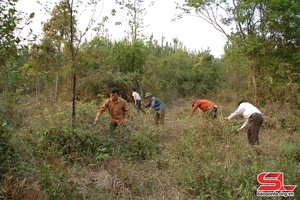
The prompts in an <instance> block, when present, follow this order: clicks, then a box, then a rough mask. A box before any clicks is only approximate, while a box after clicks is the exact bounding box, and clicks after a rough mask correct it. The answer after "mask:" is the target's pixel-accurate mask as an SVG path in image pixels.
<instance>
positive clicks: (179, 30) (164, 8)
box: [17, 0, 226, 57]
mask: <svg viewBox="0 0 300 200" xmlns="http://www.w3.org/2000/svg"><path fill="white" fill-rule="evenodd" d="M57 1H58V0H51V2H57ZM175 1H177V2H184V0H155V4H154V5H153V6H152V7H148V9H147V14H146V16H145V18H144V23H145V25H148V27H147V28H145V29H144V30H143V32H144V33H145V34H146V35H148V36H150V35H151V34H153V36H154V39H156V40H158V41H159V42H160V41H161V38H162V36H164V37H165V41H168V42H172V39H173V38H177V39H178V40H179V41H180V42H182V43H183V45H184V46H185V47H186V48H187V49H190V50H200V51H203V50H206V49H208V48H209V49H210V50H211V53H212V54H213V55H214V56H215V57H220V56H221V55H222V54H223V47H224V45H225V42H226V39H225V38H224V37H223V36H222V34H221V33H220V32H219V31H217V30H215V29H214V28H213V27H212V26H211V25H210V24H208V23H207V22H206V21H204V20H202V19H200V18H197V17H184V18H183V19H181V20H179V21H175V22H171V20H172V19H173V18H174V14H175V13H177V12H178V11H177V10H176V9H175V6H176V5H175V3H174V2H175ZM29 2H30V3H29ZM40 2H44V3H46V2H47V1H46V0H40ZM53 5H54V4H53ZM113 7H115V6H114V0H105V1H103V2H102V3H100V5H99V9H98V11H100V10H102V13H101V15H102V16H104V15H109V14H110V11H111V9H112V8H113ZM17 8H18V9H20V10H22V11H24V12H27V13H31V12H35V13H36V16H35V18H34V20H33V23H32V24H31V28H32V29H33V30H34V32H35V33H37V32H41V21H46V20H47V19H49V16H47V15H45V14H43V12H41V11H40V9H41V7H40V6H39V5H38V4H37V3H36V1H35V0H20V1H19V2H18V4H17ZM85 15H87V16H88V15H90V12H85ZM102 16H101V17H100V18H99V20H100V19H101V18H102ZM80 23H84V22H80ZM106 28H108V29H109V35H110V36H111V39H121V38H123V37H124V35H125V33H124V29H123V28H122V27H121V26H119V27H115V26H114V25H113V23H111V24H108V25H107V26H106ZM93 35H95V34H93Z"/></svg>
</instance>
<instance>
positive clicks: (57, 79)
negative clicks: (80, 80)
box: [55, 72, 59, 101]
mask: <svg viewBox="0 0 300 200" xmlns="http://www.w3.org/2000/svg"><path fill="white" fill-rule="evenodd" d="M58 81H59V76H58V72H56V78H55V101H57V100H58Z"/></svg>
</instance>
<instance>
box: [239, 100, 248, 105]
mask: <svg viewBox="0 0 300 200" xmlns="http://www.w3.org/2000/svg"><path fill="white" fill-rule="evenodd" d="M245 102H247V101H246V100H241V101H240V102H239V103H238V106H240V105H241V103H245Z"/></svg>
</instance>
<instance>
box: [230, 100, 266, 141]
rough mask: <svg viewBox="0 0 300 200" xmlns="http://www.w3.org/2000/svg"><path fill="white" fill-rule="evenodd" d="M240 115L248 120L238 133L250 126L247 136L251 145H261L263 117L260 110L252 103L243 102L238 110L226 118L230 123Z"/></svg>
mask: <svg viewBox="0 0 300 200" xmlns="http://www.w3.org/2000/svg"><path fill="white" fill-rule="evenodd" d="M240 114H242V115H243V116H244V118H246V121H245V123H244V124H243V125H242V126H241V127H240V128H239V129H238V130H237V131H238V132H240V131H242V130H243V129H244V128H246V127H247V126H248V131H247V136H248V142H249V144H251V145H254V144H255V143H257V144H259V139H258V135H259V129H260V126H261V125H262V123H263V117H262V115H261V112H260V110H258V109H257V108H256V107H255V106H254V105H252V104H251V103H248V102H247V101H244V100H242V101H240V102H239V104H238V108H237V110H236V111H235V112H234V113H232V114H231V115H229V116H228V117H226V118H225V121H228V120H230V119H232V118H234V117H236V116H238V115H240Z"/></svg>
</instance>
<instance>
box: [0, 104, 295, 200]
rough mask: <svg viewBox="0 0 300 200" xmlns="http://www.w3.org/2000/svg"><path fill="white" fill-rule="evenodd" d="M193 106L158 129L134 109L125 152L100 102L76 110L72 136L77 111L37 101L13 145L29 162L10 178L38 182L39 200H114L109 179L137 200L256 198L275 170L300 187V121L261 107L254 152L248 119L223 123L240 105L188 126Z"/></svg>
mask: <svg viewBox="0 0 300 200" xmlns="http://www.w3.org/2000/svg"><path fill="white" fill-rule="evenodd" d="M186 102H190V101H188V100H186V99H182V101H181V102H180V104H179V105H178V104H176V105H168V109H167V112H166V119H165V123H166V124H165V125H163V126H158V127H156V126H154V125H153V117H152V115H151V114H143V113H140V114H139V113H137V112H136V111H135V110H134V108H133V106H132V105H131V104H130V110H131V115H130V124H129V125H130V132H129V137H128V138H127V139H128V140H127V141H126V144H125V148H123V147H122V146H120V144H121V143H120V142H119V140H118V139H119V138H118V137H112V136H110V135H109V134H108V133H107V128H108V127H107V123H108V120H109V116H108V114H107V113H105V114H104V115H103V116H101V118H100V122H99V124H98V125H96V126H93V120H94V117H95V115H96V112H97V105H96V103H95V102H90V103H78V104H77V121H78V124H77V127H76V128H75V129H72V128H71V127H70V122H71V119H70V105H68V104H65V103H61V104H60V105H58V104H57V105H55V106H53V107H50V106H48V105H46V104H45V105H38V104H35V103H34V99H30V100H28V102H27V106H20V107H18V108H16V109H18V112H23V113H24V114H23V115H22V118H21V119H19V120H20V121H21V122H22V124H23V125H22V126H20V128H18V129H14V131H13V132H11V133H12V137H11V138H10V141H9V144H10V145H11V146H12V148H13V149H14V150H15V151H17V152H19V154H20V155H19V157H21V158H22V159H12V160H10V164H11V165H10V168H6V171H5V172H7V174H12V175H14V176H19V179H20V180H23V179H24V178H27V179H28V180H30V181H28V184H30V183H38V188H39V190H37V191H40V192H41V193H42V194H43V195H40V196H47V198H49V199H70V198H72V199H113V194H112V193H111V192H110V191H111V190H110V189H109V185H110V184H108V183H107V182H105V180H106V179H105V177H107V176H108V175H109V176H113V177H117V178H119V179H121V180H123V181H124V182H125V183H126V186H127V187H128V188H129V189H130V190H131V192H132V196H133V199H257V197H256V189H257V187H258V186H259V184H258V182H257V180H256V179H257V175H258V174H259V173H261V172H268V171H280V172H284V173H285V180H284V181H285V184H289V185H297V184H299V183H300V176H299V171H300V165H299V155H300V152H299V148H300V147H299V144H300V135H299V128H298V126H296V124H297V123H298V122H299V119H298V118H297V117H295V115H294V114H293V112H291V111H289V110H285V112H284V111H282V112H280V110H281V109H279V108H276V105H275V104H274V105H272V106H273V108H272V109H271V108H270V107H263V108H261V110H262V112H263V114H264V118H265V123H264V125H263V127H262V128H261V134H260V142H261V144H260V145H259V146H258V145H256V146H250V145H248V142H247V136H246V132H240V133H236V129H237V128H238V127H239V126H240V125H241V124H242V123H243V122H244V119H242V118H237V119H235V120H232V121H230V122H224V121H223V117H224V116H226V115H227V114H229V113H230V112H231V111H233V110H234V109H235V108H234V107H233V106H234V105H233V104H232V106H231V105H230V106H228V107H225V106H224V107H222V106H220V107H222V110H221V112H219V115H218V118H217V119H214V120H212V119H205V118H201V117H200V114H198V112H196V113H195V115H194V116H193V117H192V118H190V119H188V118H187V116H188V114H189V112H190V109H191V106H190V105H189V103H186ZM267 110H268V111H269V112H266V111H267ZM19 116H20V115H19ZM282 119H285V121H286V122H288V123H286V122H283V121H282ZM284 123H285V124H284ZM290 124H291V126H290ZM99 177H100V178H99ZM2 183H4V182H2ZM2 187H4V185H3V184H2ZM45 193H46V194H47V195H45ZM20 194H21V193H20ZM20 194H19V195H20ZM45 198H46V197H45ZM117 198H118V199H123V196H122V195H119V196H117ZM124 198H125V197H124ZM298 198H300V192H299V189H298V188H296V190H295V197H294V199H298Z"/></svg>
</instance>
